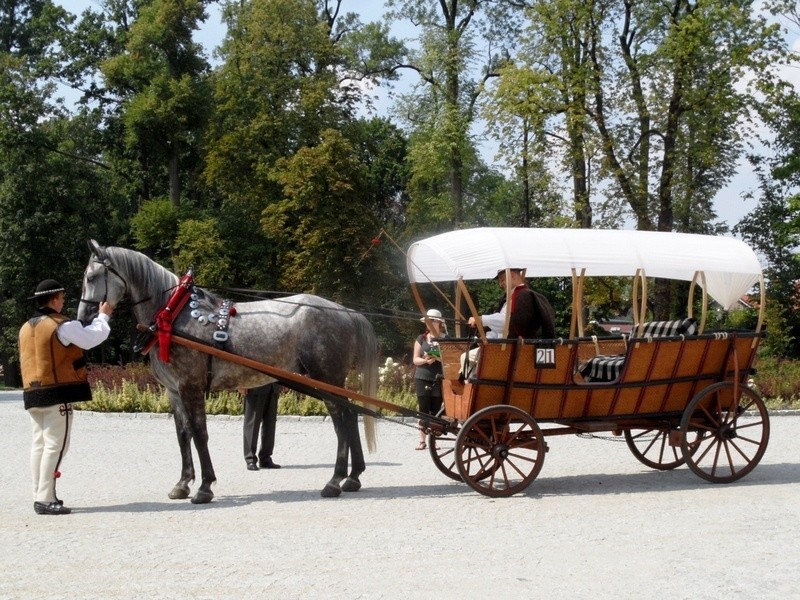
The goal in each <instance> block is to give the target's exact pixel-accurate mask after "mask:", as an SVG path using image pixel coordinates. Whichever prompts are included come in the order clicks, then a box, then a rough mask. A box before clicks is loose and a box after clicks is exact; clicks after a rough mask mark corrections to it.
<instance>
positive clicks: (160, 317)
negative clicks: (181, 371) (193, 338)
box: [155, 269, 194, 363]
mask: <svg viewBox="0 0 800 600" xmlns="http://www.w3.org/2000/svg"><path fill="white" fill-rule="evenodd" d="M193 282H194V279H193V278H192V271H191V269H190V270H189V271H188V272H187V273H186V275H184V276H183V277H181V279H180V281H179V282H178V285H177V286H176V287H175V290H174V291H173V292H172V295H171V296H170V297H169V300H167V304H166V305H165V306H164V307H163V308H162V309H161V310H159V311H158V312H157V313H156V318H155V322H156V327H157V329H158V347H159V348H158V357H159V358H160V359H161V361H162V362H165V363H169V351H170V347H171V346H172V322H173V321H174V320H175V318H176V317H177V316H178V315H179V314H180V312H181V311H182V310H183V307H184V306H186V303H187V302H188V301H189V297H190V296H191V294H190V293H189V291H190V289H191V287H192V284H193Z"/></svg>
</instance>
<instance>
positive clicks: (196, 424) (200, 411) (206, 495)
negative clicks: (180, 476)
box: [181, 386, 217, 504]
mask: <svg viewBox="0 0 800 600" xmlns="http://www.w3.org/2000/svg"><path fill="white" fill-rule="evenodd" d="M181 397H182V398H183V399H184V402H185V406H187V407H188V409H189V420H190V423H191V426H192V434H193V435H192V438H193V439H194V447H195V449H196V450H197V458H198V459H199V460H200V474H201V483H200V487H199V488H198V490H197V492H196V493H195V495H194V496H193V497H192V504H206V503H208V502H211V500H212V498H214V492H212V491H211V485H212V484H213V483H214V482H215V481H216V480H217V477H216V475H215V474H214V466H213V465H212V464H211V454H210V453H209V452H208V428H207V426H206V405H205V395H204V394H203V391H202V390H200V389H195V388H193V387H192V388H190V387H188V386H186V387H184V388H183V390H182V393H181Z"/></svg>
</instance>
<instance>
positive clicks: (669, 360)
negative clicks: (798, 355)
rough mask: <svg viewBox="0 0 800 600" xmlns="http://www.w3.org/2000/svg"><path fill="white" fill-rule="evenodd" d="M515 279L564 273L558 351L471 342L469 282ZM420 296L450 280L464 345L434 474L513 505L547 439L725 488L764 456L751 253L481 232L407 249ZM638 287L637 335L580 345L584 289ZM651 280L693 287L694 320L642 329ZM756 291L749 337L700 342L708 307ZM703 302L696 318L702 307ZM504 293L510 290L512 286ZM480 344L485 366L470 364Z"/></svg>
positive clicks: (644, 235)
mask: <svg viewBox="0 0 800 600" xmlns="http://www.w3.org/2000/svg"><path fill="white" fill-rule="evenodd" d="M508 268H522V269H525V270H526V276H527V277H529V278H530V277H565V276H566V277H571V278H572V284H573V285H572V289H573V302H572V322H571V331H570V335H569V336H568V337H565V338H559V339H554V340H521V339H508V338H507V331H508V323H509V321H508V318H509V316H510V315H506V317H507V318H506V331H505V332H503V335H500V337H499V338H496V339H492V338H491V337H490V334H487V332H485V331H484V330H483V328H482V327H481V326H479V327H478V330H479V331H478V335H477V336H476V337H471V336H468V335H462V334H463V333H465V332H464V331H462V328H461V327H459V324H461V323H464V322H465V321H466V316H467V315H466V314H463V313H462V311H461V308H460V307H461V305H462V304H464V303H466V305H467V306H468V307H469V312H470V313H471V314H472V315H474V316H476V317H478V316H479V315H478V312H477V310H476V307H475V305H474V303H473V301H472V299H471V298H470V296H469V292H468V290H467V288H466V285H465V283H464V282H465V280H470V279H491V278H492V277H494V276H495V275H496V273H497V272H498V270H502V269H508ZM408 272H409V280H410V282H411V285H412V291H413V293H414V295H415V297H416V299H417V301H418V304H419V305H420V309H421V311H422V312H423V314H424V313H425V306H424V304H423V301H422V296H421V294H420V293H419V290H418V289H417V285H418V284H421V283H429V284H434V285H437V284H438V283H439V282H444V281H454V282H455V284H456V286H455V289H456V294H455V296H456V297H455V301H454V302H453V303H450V305H451V307H452V309H453V312H454V316H455V319H456V324H457V326H456V337H455V338H445V339H442V340H440V341H439V344H440V348H441V356H442V363H443V372H444V380H443V396H444V405H445V414H444V419H445V420H446V422H447V423H448V425H447V426H446V427H441V426H440V425H438V424H437V423H435V422H432V423H431V425H430V427H429V440H428V442H429V443H428V446H429V448H430V451H431V456H432V458H433V461H434V463H435V464H436V466H437V467H438V468H439V469H440V470H441V471H442V472H443V473H444V474H446V475H447V476H449V477H451V478H453V479H456V480H463V481H465V482H466V483H467V484H468V485H470V486H471V487H472V488H473V489H475V490H477V491H479V492H480V493H482V494H486V495H488V496H509V495H512V494H514V493H516V492H518V491H521V490H522V489H524V488H525V487H527V486H528V485H529V484H530V483H531V482H532V481H533V480H534V479H535V478H536V476H537V475H538V474H539V472H540V470H541V468H542V464H543V462H544V456H545V452H546V450H547V445H546V442H545V438H546V437H548V436H553V435H565V434H576V433H586V432H592V433H596V432H610V433H611V434H613V435H622V436H624V439H625V441H626V442H627V444H628V447H629V448H630V450H631V452H632V453H633V455H634V456H635V457H636V458H637V459H638V460H640V461H641V462H642V463H644V464H645V465H647V466H649V467H652V468H655V469H661V470H666V469H673V468H675V467H678V466H680V465H682V464H684V463H686V464H688V466H689V468H690V469H691V470H692V471H694V472H695V473H696V474H697V475H699V476H700V477H702V478H704V479H706V480H708V481H711V482H716V483H727V482H731V481H735V480H737V479H739V478H741V477H743V476H744V475H746V474H747V473H748V472H750V471H751V470H752V469H753V468H754V467H755V466H756V465H757V464H758V462H759V461H760V460H761V457H762V456H763V454H764V451H765V450H766V447H767V443H768V440H769V416H768V414H767V410H766V407H765V405H764V402H763V401H762V399H761V397H760V396H759V395H758V393H757V392H756V391H755V390H753V389H752V388H751V387H749V386H748V381H749V378H750V375H751V374H752V372H753V362H754V360H755V355H756V350H757V348H758V343H759V341H760V339H761V337H762V336H763V332H762V327H761V325H762V322H763V310H764V293H763V290H764V285H763V277H762V275H761V268H760V266H759V263H758V260H757V259H756V257H755V255H754V254H753V252H752V250H751V249H750V248H749V247H748V246H747V245H746V244H744V243H742V242H740V241H738V240H735V239H732V238H725V237H712V236H702V235H692V234H675V233H657V232H639V231H608V230H559V229H472V230H461V231H455V232H450V233H446V234H442V235H439V236H435V237H433V238H428V239H426V240H422V241H420V242H417V243H415V244H413V245H412V246H411V248H410V249H409V252H408ZM623 275H628V276H631V277H633V300H634V306H633V312H634V322H635V323H636V326H635V327H634V330H633V331H632V332H631V334H630V335H614V336H608V337H602V338H599V337H592V336H587V335H585V334H584V325H583V289H584V281H585V278H586V277H590V276H591V277H594V276H597V277H603V276H617V277H618V276H623ZM648 277H658V278H668V279H676V280H685V281H689V282H691V285H690V293H689V301H688V306H687V316H686V317H685V318H682V319H677V320H675V321H669V322H650V323H647V322H645V321H644V315H645V314H646V300H647V284H648ZM759 282H760V284H761V285H760V289H761V298H760V313H759V319H758V325H757V327H756V329H755V330H754V331H714V332H706V331H704V330H705V325H706V320H707V319H706V317H707V312H708V307H709V299H710V298H711V299H714V300H715V301H716V302H717V303H718V304H719V305H720V306H721V307H722V308H723V309H726V310H727V309H730V308H731V307H733V306H734V305H735V304H736V303H737V302H738V301H739V300H740V298H741V297H742V296H743V295H744V294H746V293H747V292H748V291H749V290H750V288H751V287H752V286H753V285H754V284H756V283H759ZM698 287H699V289H700V290H701V292H702V301H701V302H700V305H701V306H702V308H701V311H700V313H701V314H700V315H698V316H699V319H695V318H694V316H693V312H694V311H693V307H694V304H695V301H694V296H695V293H696V291H697V289H698ZM509 292H510V290H509ZM476 345H477V347H478V348H479V351H478V353H477V358H476V361H475V362H476V364H475V365H472V364H469V362H468V358H467V357H468V356H469V354H468V353H467V351H468V350H470V348H471V347H474V346H476Z"/></svg>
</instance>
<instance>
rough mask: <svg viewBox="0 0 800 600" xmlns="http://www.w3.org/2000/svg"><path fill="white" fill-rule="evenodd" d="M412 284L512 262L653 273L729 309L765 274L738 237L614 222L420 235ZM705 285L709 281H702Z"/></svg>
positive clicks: (569, 270)
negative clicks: (700, 288) (697, 289)
mask: <svg viewBox="0 0 800 600" xmlns="http://www.w3.org/2000/svg"><path fill="white" fill-rule="evenodd" d="M407 266H408V277H409V281H410V282H411V283H425V282H439V281H455V280H457V279H459V278H463V279H464V280H471V279H491V278H493V277H494V276H495V275H496V274H497V271H498V270H500V269H504V268H524V269H527V277H570V276H572V275H573V274H574V273H575V272H576V271H577V272H580V271H581V270H582V269H586V276H587V277H601V276H622V277H632V276H633V275H634V274H635V273H636V271H637V270H638V269H642V270H643V271H644V273H645V275H646V276H647V277H659V278H664V279H677V280H684V281H692V280H693V279H694V278H695V274H696V273H697V272H702V273H703V274H704V276H705V283H704V285H705V288H706V292H707V293H708V295H709V296H711V297H712V298H714V300H716V301H717V302H718V303H719V304H720V305H722V306H723V308H725V309H730V308H732V307H733V306H734V305H735V304H736V302H737V301H738V300H739V299H740V298H741V297H742V295H744V294H745V293H747V291H748V290H749V289H750V288H751V287H752V286H753V284H755V283H756V282H757V281H759V279H760V276H761V265H760V264H759V262H758V259H757V258H756V255H755V253H754V252H753V250H752V249H751V248H750V247H749V246H748V245H747V244H745V243H744V242H742V241H741V240H737V239H734V238H731V237H722V236H710V235H698V234H689V233H668V232H657V231H629V230H608V229H523V228H505V227H494V228H492V227H488V228H478V229H462V230H458V231H451V232H448V233H443V234H440V235H436V236H433V237H430V238H427V239H424V240H420V241H418V242H415V243H414V244H412V245H411V247H410V248H409V250H408V255H407ZM699 283H700V284H701V285H702V284H703V282H702V280H700V281H699Z"/></svg>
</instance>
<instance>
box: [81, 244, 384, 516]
mask: <svg viewBox="0 0 800 600" xmlns="http://www.w3.org/2000/svg"><path fill="white" fill-rule="evenodd" d="M89 249H90V250H91V252H92V255H91V257H90V259H89V264H88V265H87V267H86V272H85V273H84V278H83V295H82V298H81V302H80V305H79V307H78V319H80V320H82V321H84V322H86V321H87V320H90V319H91V318H92V317H93V316H94V315H96V314H97V307H98V304H99V302H101V301H103V300H105V301H107V302H108V303H109V304H111V305H112V306H116V305H117V303H118V302H119V301H120V300H121V299H122V298H123V296H128V298H129V300H130V301H131V304H132V310H133V312H134V315H135V317H136V320H137V321H138V322H139V323H141V324H145V325H149V324H150V323H151V321H152V320H153V318H154V316H155V314H156V312H157V311H158V310H159V309H160V308H161V307H162V306H164V305H165V304H166V303H167V300H168V299H169V297H170V294H171V293H172V291H173V289H174V288H175V287H176V285H177V284H178V277H177V276H176V275H175V274H174V273H172V272H170V271H168V270H167V269H165V268H163V267H162V266H160V265H158V264H157V263H155V262H153V261H152V260H150V259H149V258H148V257H146V256H145V255H144V254H141V253H139V252H135V251H133V250H128V249H125V248H115V247H108V248H104V247H101V246H98V244H97V242H95V241H94V240H91V241H90V242H89ZM198 292H199V293H198V296H199V297H198V299H197V302H198V303H199V306H198V307H197V309H198V310H199V311H200V312H201V313H203V314H211V313H214V312H215V311H216V310H218V309H219V306H220V302H221V300H220V299H219V298H218V297H216V296H214V295H213V294H210V293H209V292H207V291H205V290H202V289H199V288H198ZM235 307H236V316H235V317H231V318H230V319H229V326H228V334H229V339H228V340H227V342H226V344H225V348H224V349H225V350H226V351H228V352H232V353H234V354H238V355H241V356H245V357H247V358H250V359H253V360H255V361H258V362H260V363H263V364H266V365H271V366H274V367H278V368H280V369H284V370H287V371H293V372H295V373H301V374H307V375H308V376H309V377H311V378H312V379H316V380H319V381H323V382H325V383H329V384H332V385H335V386H339V387H342V386H343V385H344V382H345V378H346V376H347V374H348V372H349V371H350V370H351V369H352V368H354V367H355V368H357V369H359V370H360V374H361V382H362V393H364V394H366V395H368V396H371V397H375V395H376V389H377V376H378V359H377V342H376V339H375V333H374V330H373V329H372V326H371V324H370V323H369V322H368V321H367V320H366V319H365V318H364V316H363V315H360V314H358V313H356V312H354V311H352V310H348V309H345V308H344V307H342V306H340V305H338V304H336V303H334V302H331V301H329V300H325V299H324V298H320V297H318V296H312V295H309V294H299V295H295V296H289V297H287V298H282V299H280V300H259V301H256V302H241V303H237V304H236V305H235ZM195 314H197V313H195ZM173 331H174V332H175V333H180V334H184V335H185V336H186V337H192V338H195V339H198V340H208V344H209V345H211V344H213V341H212V333H213V331H215V328H214V326H213V325H212V326H209V324H207V323H206V324H203V323H201V322H200V320H198V319H197V318H193V317H192V316H191V310H190V307H189V306H188V305H187V306H186V307H185V308H184V309H183V310H182V311H181V312H180V314H178V315H177V317H176V318H175V320H174V321H173ZM149 356H150V367H151V369H152V371H153V374H154V375H155V377H156V379H157V380H158V381H159V382H160V383H161V384H162V385H163V386H164V387H165V388H166V390H167V395H168V397H169V402H170V405H171V406H172V410H173V413H174V419H175V428H176V430H177V434H178V445H179V446H180V451H181V459H182V467H181V476H180V479H179V480H178V483H176V484H175V487H174V488H173V489H172V491H171V492H170V493H169V497H170V498H173V499H183V498H188V497H189V494H190V488H189V485H190V483H191V482H192V481H194V478H195V472H194V463H193V462H192V449H191V441H192V440H194V445H195V448H196V450H197V455H198V458H199V460H200V470H201V476H202V482H201V484H200V488H199V489H198V490H197V492H196V494H195V495H194V497H193V498H192V502H193V503H196V504H202V503H206V502H210V501H211V499H212V498H213V497H214V493H213V492H212V491H211V484H212V483H214V481H216V476H215V475H214V467H213V466H212V464H211V457H210V455H209V452H208V431H207V429H206V412H205V394H206V392H207V391H218V390H234V389H237V388H251V387H256V386H259V385H263V384H266V383H269V382H270V381H273V379H272V378H270V377H269V376H268V375H265V374H263V373H260V372H258V371H255V370H253V369H248V368H247V367H243V366H240V365H237V364H234V363H232V362H228V361H225V360H221V359H218V358H212V357H210V356H209V355H206V354H204V353H201V352H198V351H196V350H192V349H190V348H186V347H184V346H179V345H177V344H176V343H174V342H173V343H172V345H171V353H170V361H169V362H168V363H166V362H163V361H162V360H161V359H160V358H159V352H158V346H157V345H156V346H155V347H154V348H153V350H152V351H151V352H150V354H149ZM325 404H326V406H327V408H328V411H329V412H330V415H331V420H332V421H333V426H334V429H335V430H336V437H337V439H338V446H337V453H336V463H335V467H334V474H333V477H332V478H331V479H330V481H328V483H326V484H325V487H324V488H323V489H322V492H321V493H322V495H323V496H325V497H334V496H338V495H339V494H340V493H341V492H342V490H344V491H356V490H358V489H360V487H361V482H360V481H359V476H360V475H361V473H363V472H364V470H365V468H366V465H365V462H364V453H363V450H362V448H361V438H360V437H359V433H358V415H357V414H356V412H354V411H353V410H352V409H351V408H349V407H348V406H346V405H342V404H338V403H335V402H331V401H329V400H325ZM364 428H365V433H366V437H367V444H368V446H369V447H370V449H372V447H373V446H374V440H375V433H374V422H373V420H372V418H371V417H365V418H364ZM348 456H349V458H350V461H351V471H350V474H349V475H348V474H347V466H348Z"/></svg>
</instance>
